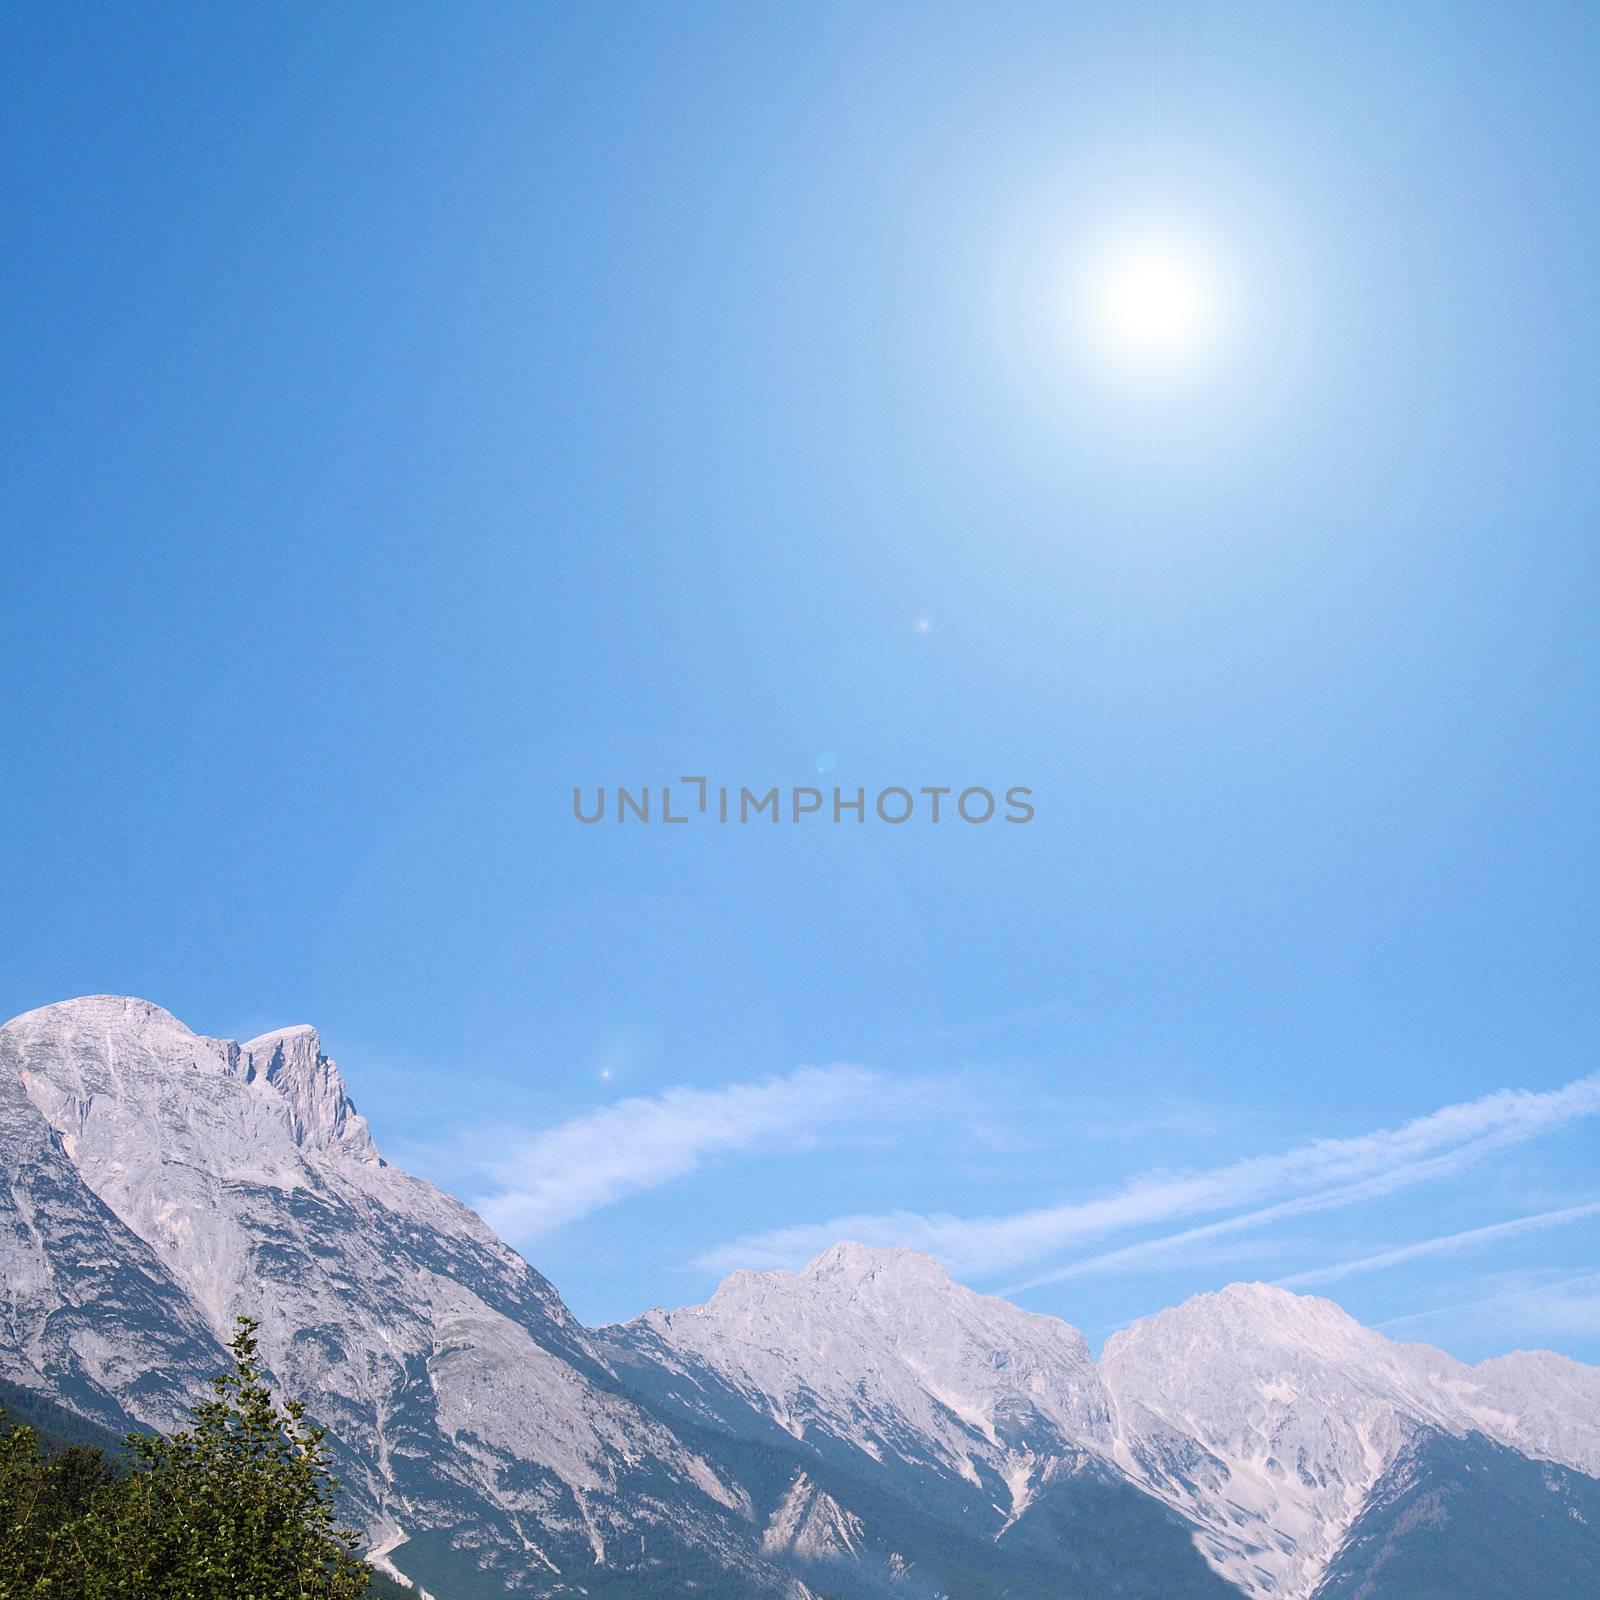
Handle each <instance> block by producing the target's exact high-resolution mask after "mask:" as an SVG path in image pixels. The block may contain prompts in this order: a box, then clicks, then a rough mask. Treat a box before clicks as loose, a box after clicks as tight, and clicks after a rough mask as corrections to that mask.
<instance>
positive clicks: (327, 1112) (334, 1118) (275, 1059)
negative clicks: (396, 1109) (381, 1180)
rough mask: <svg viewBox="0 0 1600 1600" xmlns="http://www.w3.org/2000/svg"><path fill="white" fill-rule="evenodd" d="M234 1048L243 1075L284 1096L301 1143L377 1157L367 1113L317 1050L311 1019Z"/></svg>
mask: <svg viewBox="0 0 1600 1600" xmlns="http://www.w3.org/2000/svg"><path fill="white" fill-rule="evenodd" d="M239 1052H240V1056H241V1058H242V1061H243V1064H244V1070H245V1076H246V1078H247V1079H254V1078H257V1077H259V1078H261V1079H262V1080H263V1081H265V1082H266V1083H269V1084H271V1086H272V1087H273V1088H274V1089H276V1090H277V1091H278V1093H279V1094H281V1095H282V1096H283V1097H284V1099H285V1100H287V1101H288V1102H289V1105H290V1108H291V1113H292V1125H293V1130H294V1137H295V1142H296V1143H297V1144H299V1145H300V1146H301V1147H302V1148H303V1149H313V1150H337V1151H338V1152H339V1153H341V1154H343V1155H348V1156H351V1157H353V1158H355V1159H356V1160H358V1161H377V1160H378V1151H377V1147H376V1146H375V1145H374V1144H373V1142H372V1134H371V1131H370V1130H369V1129H368V1127H367V1119H366V1118H365V1117H363V1116H362V1115H361V1114H360V1113H359V1112H358V1111H357V1110H356V1108H355V1102H354V1101H353V1100H351V1098H350V1096H349V1094H348V1092H347V1091H346V1089H345V1086H344V1079H343V1078H341V1077H340V1075H339V1069H338V1067H337V1066H335V1065H334V1063H333V1061H332V1060H331V1059H330V1058H329V1057H327V1056H325V1055H324V1054H323V1053H322V1041H321V1039H320V1038H319V1036H318V1034H317V1030H316V1029H315V1028H313V1027H311V1026H310V1024H308V1023H303V1022H302V1023H298V1024H296V1025H295V1026H293V1027H289V1028H280V1029H277V1030H275V1031H274V1032H271V1033H263V1034H259V1035H258V1036H257V1037H256V1038H254V1039H251V1040H249V1041H248V1042H247V1043H245V1044H242V1045H240V1047H239Z"/></svg>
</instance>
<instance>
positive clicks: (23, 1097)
mask: <svg viewBox="0 0 1600 1600" xmlns="http://www.w3.org/2000/svg"><path fill="white" fill-rule="evenodd" d="M0 1107H3V1108H4V1113H3V1114H4V1116H5V1119H6V1120H5V1124H4V1129H3V1132H4V1138H5V1156H6V1159H5V1166H6V1170H7V1174H8V1185H9V1187H8V1193H7V1201H8V1203H7V1211H6V1216H5V1219H4V1222H5V1227H4V1232H3V1234H0V1238H3V1241H4V1243H3V1246H0V1248H4V1250H5V1257H4V1260H3V1263H0V1265H3V1267H4V1302H3V1310H0V1315H3V1317H4V1319H5V1320H4V1326H5V1330H6V1341H5V1349H4V1351H3V1352H0V1361H4V1363H5V1366H4V1368H3V1369H0V1373H3V1375H4V1376H6V1377H8V1378H11V1379H13V1380H14V1381H18V1382H22V1383H24V1384H28V1385H31V1386H35V1387H38V1388H41V1389H45V1390H48V1391H49V1392H51V1393H53V1394H55V1395H57V1396H59V1397H60V1398H62V1399H65V1400H67V1401H68V1402H69V1403H72V1404H74V1405H75V1406H77V1407H79V1408H80V1409H83V1410H85V1411H86V1412H89V1413H91V1414H93V1415H96V1416H99V1417H102V1418H104V1419H105V1420H107V1421H108V1422H113V1423H121V1422H124V1421H127V1422H134V1423H143V1424H151V1425H156V1426H167V1425H170V1424H171V1423H172V1422H174V1421H175V1420H176V1419H177V1417H178V1415H179V1414H180V1412H181V1409H182V1407H183V1406H184V1405H185V1404H187V1403H188V1402H189V1401H190V1400H191V1399H193V1398H194V1397H195V1396H196V1395H197V1394H198V1393H199V1392H200V1390H201V1389H202V1388H203V1385H204V1382H205V1379H206V1377H207V1376H208V1375H209V1374H211V1373H214V1372H216V1371H217V1370H219V1369H220V1367H221V1366H222V1365H223V1364H224V1360H223V1356H222V1351H221V1348H220V1346H221V1343H222V1342H223V1341H225V1340H226V1338H227V1337H228V1335H229V1333H230V1332H231V1326H232V1321H233V1318H234V1317H235V1316H236V1315H238V1314H240V1313H248V1314H249V1315H251V1316H254V1317H256V1318H258V1319H259V1320H260V1322H261V1333H260V1338H261V1346H262V1350H263V1353H264V1355H265V1358H266V1360H267V1362H268V1365H269V1367H270V1369H271V1371H272V1373H273V1375H274V1376H275V1378H276V1379H277V1380H278V1381H279V1382H280V1383H281V1384H282V1385H284V1387H285V1388H286V1389H287V1390H289V1391H290V1392H293V1393H295V1394H298V1395H300V1396H301V1397H303V1398H304V1399H305V1400H306V1402H307V1404H308V1406H309V1407H310V1409H311V1411H312V1413H313V1415H315V1416H316V1417H317V1418H318V1420H319V1421H321V1422H323V1423H324V1424H325V1425H326V1426H328V1427H329V1428H330V1429H331V1430H332V1434H333V1437H334V1440H335V1441H336V1443H337V1446H338V1456H339V1459H338V1467H339V1470H340V1475H341V1477H343V1479H344V1480H345V1484H346V1488H347V1491H348V1492H349V1494H350V1496H351V1499H352V1504H353V1508H354V1509H355V1511H356V1512H357V1514H358V1515H359V1516H360V1517H361V1518H362V1519H363V1521H364V1522H365V1525H366V1527H367V1529H368V1532H369V1534H370V1535H371V1536H372V1538H373V1540H374V1542H375V1543H377V1544H379V1545H387V1546H389V1547H390V1548H396V1547H397V1546H399V1547H402V1548H401V1550H400V1556H399V1559H400V1560H401V1564H402V1565H404V1550H403V1544H404V1542H405V1541H413V1540H415V1541H418V1542H419V1546H421V1545H422V1544H423V1543H424V1541H422V1539H421V1536H424V1535H432V1536H435V1537H433V1538H431V1539H429V1540H427V1541H425V1544H426V1547H427V1548H433V1549H439V1548H442V1546H441V1541H440V1539H439V1537H437V1536H439V1535H446V1536H448V1537H447V1539H446V1541H445V1542H446V1543H448V1542H449V1541H450V1540H453V1541H454V1544H455V1546H456V1547H457V1549H456V1552H455V1553H456V1554H458V1555H459V1554H460V1553H461V1547H465V1548H466V1549H467V1550H468V1551H470V1556H471V1558H472V1559H473V1560H474V1561H476V1562H478V1563H480V1564H482V1565H483V1566H485V1567H486V1568H487V1569H488V1571H489V1572H491V1573H497V1574H500V1575H502V1576H504V1577H505V1578H506V1579H508V1580H509V1586H510V1587H512V1588H513V1589H521V1590H524V1591H526V1592H530V1593H531V1592H541V1591H548V1590H549V1589H550V1585H551V1583H552V1582H556V1581H565V1579H566V1577H567V1575H569V1574H571V1573H573V1572H577V1573H579V1574H592V1573H594V1572H595V1570H596V1569H597V1568H598V1569H600V1571H601V1573H602V1575H609V1574H613V1573H616V1572H628V1571H631V1570H633V1569H635V1568H638V1567H641V1566H643V1565H647V1564H648V1562H649V1561H651V1560H655V1561H671V1560H679V1559H684V1560H687V1559H696V1560H699V1561H701V1562H704V1563H706V1564H708V1565H710V1566H713V1567H717V1568H726V1567H731V1568H733V1569H735V1570H746V1571H748V1572H750V1573H751V1574H752V1576H754V1575H755V1573H756V1571H757V1568H758V1566H759V1563H758V1562H757V1561H756V1559H755V1558H754V1557H753V1556H752V1555H751V1553H750V1552H751V1551H752V1549H753V1548H754V1546H755V1543H756V1541H755V1539H754V1538H753V1535H752V1533H751V1530H750V1527H749V1515H750V1514H749V1509H748V1506H747V1504H746V1503H745V1500H744V1497H743V1495H742V1493H741V1491H740V1490H739V1488H738V1487H737V1486H736V1485H734V1484H732V1483H730V1482H728V1481H727V1480H726V1479H725V1478H724V1477H723V1476H721V1475H719V1473H718V1471H717V1469H716V1468H715V1467H714V1466H713V1465H712V1464H711V1463H710V1462H709V1461H708V1460H707V1459H706V1458H705V1457H704V1456H703V1455H701V1454H699V1453H697V1452H695V1451H693V1450H691V1449H689V1448H687V1447H686V1446H685V1445H684V1444H683V1443H682V1442H681V1441H680V1440H679V1439H678V1438H676V1437H675V1436H674V1435H673V1433H672V1432H671V1431H670V1429H668V1428H667V1427H666V1426H664V1425H663V1424H662V1423H660V1422H658V1421H657V1420H656V1419H654V1418H653V1417H651V1416H649V1415H648V1414H647V1413H645V1412H644V1411H643V1410H642V1409H641V1408H640V1407H639V1406H638V1405H637V1404H635V1403H634V1402H632V1401H630V1400H628V1399H626V1398H625V1397H623V1396H622V1395H620V1394H618V1393H617V1392H615V1386H614V1385H612V1384H611V1382H610V1380H609V1378H608V1375H607V1374H606V1373H605V1371H604V1370H603V1368H602V1367H601V1366H600V1365H599V1364H598V1363H597V1362H596V1361H595V1359H594V1357H593V1355H592V1354H591V1352H590V1350H589V1348H588V1344H587V1341H586V1336H585V1334H584V1331H583V1329H582V1328H580V1327H579V1326H578V1324H577V1323H576V1322H575V1321H574V1320H573V1318H572V1316H571V1314H570V1313H569V1312H568V1311H567V1309H566V1307H565V1306H564V1305H563V1304H562V1302H561V1300H560V1297H559V1296H558V1295H557V1294H556V1292H555V1290H554V1289H553V1288H551V1286H550V1285H549V1284H548V1283H547V1282H546V1281H545V1280H544V1279H543V1278H542V1277H540V1276H539V1274H538V1273H536V1272H535V1271H534V1270H533V1269H532V1268H531V1267H529V1266H528V1265H527V1263H526V1262H525V1261H523V1260H522V1258H521V1257H520V1256H518V1255H517V1254H516V1253H515V1252H514V1251H512V1250H511V1249H509V1248H508V1247H507V1246H506V1245H504V1244H502V1243H501V1242H500V1241H499V1240H498V1239H497V1238H496V1237H495V1236H494V1235H493V1234H492V1233H491V1232H490V1231H489V1230H488V1229H487V1228H486V1227H485V1226H484V1224H483V1223H482V1222H481V1221H479V1219H478V1218H477V1217H476V1216H475V1215H473V1213H472V1212H470V1211H468V1210H467V1209H466V1208H465V1207H464V1206H462V1205H460V1204H458V1203H457V1202H456V1201H454V1200H452V1199H450V1198H449V1197H448V1196H446V1195H443V1194H441V1193H440V1192H439V1191H438V1190H436V1189H434V1188H432V1187H431V1186H429V1185H428V1184H425V1183H422V1182H419V1181H418V1180H417V1179H415V1178H412V1177H409V1176H407V1175H406V1174H405V1173H403V1172H401V1171H399V1170H398V1169H396V1168H394V1167H392V1166H389V1165H388V1164H386V1163H385V1162H383V1161H382V1160H381V1159H380V1158H379V1156H378V1154H377V1152H376V1150H375V1149H374V1147H373V1144H372V1140H371V1137H370V1135H369V1133H368V1131H367V1127H366V1123H365V1122H364V1121H363V1120H362V1118H361V1117H360V1116H358V1115H357V1114H356V1111H355V1108H354V1107H353V1106H352V1104H351V1103H350V1100H349V1098H348V1096H347V1095H346V1093H345V1090H344V1086H343V1083H342V1082H341V1080H340V1078H339V1075H338V1072H337V1070H336V1069H335V1067H334V1065H333V1063H332V1062H331V1061H329V1060H328V1059H327V1057H326V1056H324V1055H323V1054H322V1053H321V1050H320V1047H319V1044H318V1040H317V1036H316V1034H315V1032H314V1031H312V1030H311V1029H309V1028H292V1029H289V1030H286V1031H285V1032H283V1033H279V1034H269V1035H265V1036H263V1037H262V1038H259V1039H253V1040H251V1041H250V1042H249V1043H248V1044H245V1045H239V1044H235V1043H232V1042H229V1041H223V1040H216V1039H206V1038H202V1037H200V1036H198V1035H196V1034H193V1033H191V1032H190V1031H189V1030H188V1029H187V1028H185V1027H184V1026H183V1025H182V1024H181V1023H180V1022H178V1021H177V1019H176V1018H174V1017H172V1016H170V1015H169V1014H168V1013H166V1012H164V1011H162V1010H160V1009H159V1008H158V1007H155V1006H152V1005H149V1004H147V1003H146V1002H143V1001H137V1000H123V999H119V998H112V997H95V998H91V999H86V1000H78V1001H71V1002H67V1003H65V1004H62V1005H56V1006H47V1007H45V1008H43V1009H42V1010H39V1011H33V1012H29V1013H27V1014H26V1015H25V1016H22V1017H19V1018H17V1019H16V1020H15V1021H13V1022H11V1023H9V1024H7V1025H6V1027H4V1028H3V1029H0ZM641 1551H644V1552H645V1554H644V1555H643V1556H641ZM591 1587H592V1586H591ZM502 1592H503V1590H502Z"/></svg>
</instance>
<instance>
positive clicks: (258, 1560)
mask: <svg viewBox="0 0 1600 1600" xmlns="http://www.w3.org/2000/svg"><path fill="white" fill-rule="evenodd" d="M255 1332H256V1324H255V1323H253V1322H251V1321H250V1320H249V1318H247V1317H241V1318H240V1319H239V1323H238V1332H237V1333H236V1334H235V1335H234V1338H233V1342H232V1344H231V1346H230V1348H231V1351H232V1354H233V1371H232V1372H229V1373H224V1374H223V1375H222V1376H220V1377H218V1378H217V1379H216V1380H215V1381H214V1383H213V1385H212V1393H211V1397H210V1399H208V1400H206V1401H205V1402H204V1403H202V1404H201V1405H198V1406H196V1407H195V1408H194V1412H193V1417H194V1421H193V1424H192V1425H191V1426H190V1427H188V1428H186V1429H184V1430H183V1431H182V1432H179V1433H176V1434H174V1435H173V1436H172V1437H171V1438H165V1437H162V1436H161V1435H159V1434H157V1435H144V1434H130V1435H129V1436H128V1439H127V1441H126V1449H127V1456H126V1460H125V1462H124V1463H122V1464H121V1465H120V1466H113V1465H112V1464H111V1463H109V1462H108V1461H107V1460H106V1458H105V1457H104V1455H103V1454H102V1453H101V1452H100V1451H98V1450H92V1449H85V1448H84V1447H82V1446H73V1447H71V1448H69V1449H66V1450H63V1451H60V1452H59V1453H57V1454H55V1455H53V1456H49V1455H46V1454H45V1453H44V1452H43V1451H41V1449H40V1447H39V1441H38V1439H37V1437H36V1436H35V1434H34V1432H33V1430H32V1429H30V1428H27V1427H15V1428H13V1429H12V1430H11V1431H10V1433H9V1434H8V1435H6V1436H5V1437H4V1438H3V1439H0V1600H363V1597H365V1596H367V1595H368V1593H369V1590H368V1583H369V1580H370V1579H371V1576H372V1573H371V1568H369V1567H368V1566H367V1564H366V1563H365V1562H364V1561H362V1560H361V1559H360V1557H359V1556H358V1554H357V1549H358V1546H357V1542H356V1535H355V1534H354V1533H353V1532H351V1531H350V1530H348V1529H345V1528H341V1527H339V1526H338V1524H337V1521H336V1518H335V1513H334V1496H335V1493H336V1491H337V1488H338V1484H337V1481H336V1480H335V1479H334V1477H333V1475H332V1473H331V1472H330V1471H329V1468H328V1453H327V1451H326V1449H325V1447H324V1443H323V1441H324V1439H325V1437H326V1435H325V1432H324V1430H323V1429H321V1428H318V1427H316V1426H315V1425H313V1424H311V1423H309V1422H307V1421H306V1419H305V1409H304V1407H303V1406H301V1405H300V1404H299V1402H298V1401H293V1400H291V1401H288V1402H286V1403H285V1404H284V1405H283V1406H281V1407H280V1406H279V1405H278V1403H277V1402H276V1401H275V1400H274V1398H273V1395H272V1391H271V1390H270V1388H268V1386H267V1384H266V1382H265V1379H264V1376H263V1373H262V1370H261V1364H260V1360H259V1358H258V1355H257V1347H256V1337H255Z"/></svg>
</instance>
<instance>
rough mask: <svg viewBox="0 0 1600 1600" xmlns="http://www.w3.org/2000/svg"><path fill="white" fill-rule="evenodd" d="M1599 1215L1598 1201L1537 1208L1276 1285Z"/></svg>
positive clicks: (1321, 1279) (1352, 1272)
mask: <svg viewBox="0 0 1600 1600" xmlns="http://www.w3.org/2000/svg"><path fill="white" fill-rule="evenodd" d="M1594 1216H1600V1200H1594V1201H1590V1202H1589V1203H1588V1204H1587V1205H1581V1206H1563V1207H1561V1208H1560V1209H1559V1210H1556V1211H1541V1212H1539V1213H1537V1214H1536V1215H1534V1216H1529V1217H1512V1218H1511V1219H1510V1220H1509V1221H1506V1222H1492V1223H1490V1224H1489V1225H1488V1226H1487V1227H1483V1228H1468V1229H1466V1230H1465V1231H1464V1232H1461V1233H1444V1234H1440V1235H1439V1236H1438V1237H1437V1238H1434V1239H1422V1240H1419V1241H1418V1242H1417V1243H1416V1244H1407V1245H1401V1246H1400V1247H1399V1248H1398V1249H1395V1250H1383V1251H1380V1252H1379V1253H1378V1254H1377V1255H1370V1256H1362V1257H1360V1259H1359V1260H1355V1261H1340V1262H1336V1263H1335V1264H1334V1265H1332V1266H1327V1267H1317V1268H1314V1269H1313V1270H1312V1271H1310V1272H1295V1273H1291V1274H1290V1275H1289V1276H1288V1277H1287V1278H1279V1279H1278V1286H1279V1287H1280V1288H1284V1289H1290V1288H1300V1287H1303V1286H1305V1285H1307V1284H1314V1283H1332V1282H1334V1281H1335V1280H1336V1279H1339V1278H1350V1277H1354V1276H1356V1274H1358V1273H1362V1272H1377V1271H1380V1270H1381V1269H1382V1268H1384V1267H1393V1266H1398V1265H1399V1264H1400V1263H1401V1262H1402V1261H1415V1260H1417V1259H1418V1258H1419V1257H1421V1256H1438V1255H1451V1254H1454V1253H1455V1252H1456V1251H1459V1250H1472V1249H1476V1248H1477V1247H1478V1246H1479V1245H1485V1244H1496V1243H1498V1242H1499V1241H1500V1240H1502V1239H1515V1238H1519V1237H1520V1236H1521V1235H1522V1234H1525V1233H1536V1232H1539V1231H1541V1230H1543V1229H1545V1228H1560V1227H1564V1226H1565V1225H1566V1224H1567V1223H1569V1222H1581V1221H1583V1220H1584V1219H1585V1218H1586V1217H1594Z"/></svg>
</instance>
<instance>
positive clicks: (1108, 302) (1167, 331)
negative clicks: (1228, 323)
mask: <svg viewBox="0 0 1600 1600" xmlns="http://www.w3.org/2000/svg"><path fill="white" fill-rule="evenodd" d="M1086 278H1087V281H1086V285H1085V293H1084V304H1083V315H1084V319H1085V322H1086V324H1087V331H1088V333H1089V334H1090V336H1091V338H1092V340H1093V342H1094V343H1095V344H1096V345H1097V346H1099V348H1100V349H1101V351H1102V353H1103V354H1104V355H1105V357H1106V358H1107V359H1108V360H1111V361H1113V362H1115V363H1116V364H1117V365H1118V366H1124V367H1132V368H1135V369H1138V370H1140V371H1171V370H1175V369H1178V368H1180V367H1187V366H1189V365H1190V364H1192V363H1193V362H1194V361H1195V360H1196V359H1198V358H1199V357H1200V356H1202V355H1204V354H1205V353H1206V352H1207V350H1208V348H1209V347H1210V345H1211V344H1212V343H1213V341H1214V339H1215V335H1216V332H1217V325H1218V320H1219V314H1220V299H1219V295H1218V292H1217V285H1216V282H1215V276H1214V273H1213V272H1212V270H1211V268H1210V266H1209V264H1208V262H1207V261H1206V259H1205V257H1204V255H1203V254H1202V253H1201V252H1200V251H1199V250H1197V249H1196V248H1194V247H1192V246H1186V245H1184V244H1182V243H1179V242H1174V241H1172V240H1167V239H1160V238H1141V239H1134V240H1130V241H1125V242H1122V243H1119V244H1116V245H1113V246H1111V247H1109V248H1107V249H1105V250H1103V251H1102V252H1101V253H1100V254H1099V255H1098V256H1097V257H1096V258H1095V259H1094V260H1093V262H1092V263H1091V265H1090V268H1089V271H1088V273H1087V275H1086Z"/></svg>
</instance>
